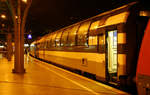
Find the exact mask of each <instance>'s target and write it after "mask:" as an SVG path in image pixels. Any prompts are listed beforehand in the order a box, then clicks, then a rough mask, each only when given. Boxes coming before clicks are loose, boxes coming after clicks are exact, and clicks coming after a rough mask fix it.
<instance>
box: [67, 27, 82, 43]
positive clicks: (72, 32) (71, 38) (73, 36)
mask: <svg viewBox="0 0 150 95" xmlns="http://www.w3.org/2000/svg"><path fill="white" fill-rule="evenodd" d="M79 26H80V25H76V26H74V27H73V28H71V30H70V33H69V35H68V46H75V45H76V34H77V30H78V28H79Z"/></svg>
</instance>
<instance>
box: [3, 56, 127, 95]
mask: <svg viewBox="0 0 150 95" xmlns="http://www.w3.org/2000/svg"><path fill="white" fill-rule="evenodd" d="M13 63H14V57H12V60H11V61H7V59H6V58H4V57H0V95H129V94H128V93H126V92H123V91H120V90H118V89H115V88H113V87H110V86H107V85H105V84H102V83H99V82H96V81H94V80H91V79H88V78H86V77H83V76H81V75H78V74H75V73H72V72H70V71H67V70H64V69H62V68H58V67H56V66H53V65H51V64H48V63H45V62H42V61H39V60H37V59H35V58H33V57H30V56H29V55H25V69H26V73H24V74H15V73H12V69H13Z"/></svg>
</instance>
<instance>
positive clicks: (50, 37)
mask: <svg viewBox="0 0 150 95" xmlns="http://www.w3.org/2000/svg"><path fill="white" fill-rule="evenodd" d="M52 37H53V35H52V34H51V35H50V36H49V48H50V47H52Z"/></svg>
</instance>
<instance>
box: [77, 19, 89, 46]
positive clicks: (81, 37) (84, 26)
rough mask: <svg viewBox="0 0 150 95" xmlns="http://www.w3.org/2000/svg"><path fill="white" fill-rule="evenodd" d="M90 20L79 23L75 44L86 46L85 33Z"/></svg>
mask: <svg viewBox="0 0 150 95" xmlns="http://www.w3.org/2000/svg"><path fill="white" fill-rule="evenodd" d="M90 23H91V22H90V21H88V22H84V23H82V24H81V26H80V28H79V30H78V37H77V45H78V46H87V45H88V44H87V33H88V29H89V26H90Z"/></svg>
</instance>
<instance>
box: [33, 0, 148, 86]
mask: <svg viewBox="0 0 150 95" xmlns="http://www.w3.org/2000/svg"><path fill="white" fill-rule="evenodd" d="M148 15H149V13H148V11H147V10H146V9H145V8H143V7H142V6H141V5H140V4H138V3H137V2H133V3H130V4H127V5H124V6H122V7H120V8H117V9H114V10H111V11H108V12H104V13H101V14H99V15H97V16H94V17H91V18H89V19H87V20H83V21H81V22H78V23H75V24H73V25H70V26H68V27H64V28H62V29H60V30H57V31H55V32H53V33H50V34H47V35H45V36H44V37H42V38H41V39H39V40H36V41H34V42H33V43H32V46H31V50H30V55H31V56H34V57H36V58H39V59H42V60H45V61H49V62H52V63H54V64H56V65H59V66H63V67H65V68H69V69H72V70H76V71H79V72H81V73H87V74H91V75H94V76H95V77H96V79H97V80H101V81H104V82H108V83H116V84H119V85H120V86H123V87H127V86H130V87H131V88H132V86H133V84H134V78H135V75H136V67H137V59H138V55H139V50H140V46H141V42H142V38H143V35H144V31H145V27H146V26H147V22H148V19H149V17H148Z"/></svg>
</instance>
